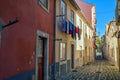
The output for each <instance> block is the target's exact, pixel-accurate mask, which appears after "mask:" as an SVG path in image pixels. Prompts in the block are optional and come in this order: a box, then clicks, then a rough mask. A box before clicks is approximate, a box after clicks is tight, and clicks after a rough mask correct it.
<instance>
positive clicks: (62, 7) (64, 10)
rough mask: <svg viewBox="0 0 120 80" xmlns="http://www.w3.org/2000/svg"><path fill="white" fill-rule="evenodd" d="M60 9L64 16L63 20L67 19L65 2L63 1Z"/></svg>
mask: <svg viewBox="0 0 120 80" xmlns="http://www.w3.org/2000/svg"><path fill="white" fill-rule="evenodd" d="M60 7H61V13H60V15H63V16H62V19H66V11H67V10H66V4H65V2H64V1H63V0H61V5H60Z"/></svg>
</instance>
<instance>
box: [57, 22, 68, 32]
mask: <svg viewBox="0 0 120 80" xmlns="http://www.w3.org/2000/svg"><path fill="white" fill-rule="evenodd" d="M65 26H66V22H65V20H62V21H59V22H58V28H59V29H60V30H61V31H62V32H65V30H66V29H65Z"/></svg>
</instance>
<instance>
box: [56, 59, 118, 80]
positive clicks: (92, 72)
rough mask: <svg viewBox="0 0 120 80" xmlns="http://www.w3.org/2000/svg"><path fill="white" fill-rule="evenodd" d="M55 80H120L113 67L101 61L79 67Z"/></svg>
mask: <svg viewBox="0 0 120 80" xmlns="http://www.w3.org/2000/svg"><path fill="white" fill-rule="evenodd" d="M57 80H120V73H119V72H118V70H117V68H116V67H115V66H114V65H112V64H110V63H109V62H108V61H105V60H102V61H95V62H94V63H91V64H88V65H85V66H82V67H79V68H77V69H75V70H73V71H72V72H70V73H68V74H66V75H64V76H62V77H61V78H58V79H57Z"/></svg>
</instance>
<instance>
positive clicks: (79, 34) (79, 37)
mask: <svg viewBox="0 0 120 80" xmlns="http://www.w3.org/2000/svg"><path fill="white" fill-rule="evenodd" d="M78 39H79V40H80V39H81V33H80V29H79V30H78Z"/></svg>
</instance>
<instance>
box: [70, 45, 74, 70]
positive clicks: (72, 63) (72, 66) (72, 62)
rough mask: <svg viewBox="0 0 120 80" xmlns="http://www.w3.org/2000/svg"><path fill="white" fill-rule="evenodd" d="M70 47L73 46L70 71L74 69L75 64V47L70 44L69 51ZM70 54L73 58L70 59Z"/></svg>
mask: <svg viewBox="0 0 120 80" xmlns="http://www.w3.org/2000/svg"><path fill="white" fill-rule="evenodd" d="M72 46H73V53H72V52H71V69H74V67H75V62H74V60H75V45H74V43H72V44H71V51H72ZM72 54H73V57H72ZM72 60H73V61H72Z"/></svg>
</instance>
